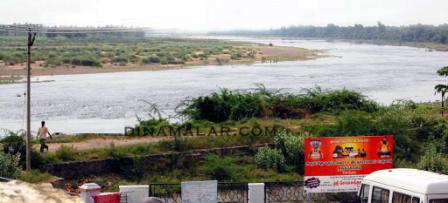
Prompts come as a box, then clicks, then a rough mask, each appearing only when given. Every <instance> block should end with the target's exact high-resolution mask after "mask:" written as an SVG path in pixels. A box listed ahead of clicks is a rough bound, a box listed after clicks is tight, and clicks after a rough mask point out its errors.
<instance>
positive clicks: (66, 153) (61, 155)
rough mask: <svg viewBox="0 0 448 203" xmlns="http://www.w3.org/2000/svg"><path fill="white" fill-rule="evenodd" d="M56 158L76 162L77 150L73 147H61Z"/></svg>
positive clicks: (56, 153)
mask: <svg viewBox="0 0 448 203" xmlns="http://www.w3.org/2000/svg"><path fill="white" fill-rule="evenodd" d="M55 156H56V158H57V159H59V160H61V161H74V160H75V159H76V150H75V149H74V148H73V147H68V146H65V145H61V146H60V147H59V149H57V150H56V152H55Z"/></svg>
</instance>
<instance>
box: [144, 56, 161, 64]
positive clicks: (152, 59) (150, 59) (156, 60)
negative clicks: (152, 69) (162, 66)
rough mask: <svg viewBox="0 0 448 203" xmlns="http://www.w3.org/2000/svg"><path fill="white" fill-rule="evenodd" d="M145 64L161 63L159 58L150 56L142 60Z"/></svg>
mask: <svg viewBox="0 0 448 203" xmlns="http://www.w3.org/2000/svg"><path fill="white" fill-rule="evenodd" d="M142 63H143V64H151V63H160V58H159V57H158V56H149V57H146V58H144V59H142Z"/></svg>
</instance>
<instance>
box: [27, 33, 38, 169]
mask: <svg viewBox="0 0 448 203" xmlns="http://www.w3.org/2000/svg"><path fill="white" fill-rule="evenodd" d="M35 39H36V33H33V34H31V28H28V52H27V80H26V170H27V171H30V170H31V47H32V46H33V44H34V40H35Z"/></svg>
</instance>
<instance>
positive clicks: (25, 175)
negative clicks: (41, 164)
mask: <svg viewBox="0 0 448 203" xmlns="http://www.w3.org/2000/svg"><path fill="white" fill-rule="evenodd" d="M51 178H53V176H52V175H50V174H49V173H47V172H41V171H39V170H31V171H24V172H22V174H20V177H19V179H20V180H23V181H25V182H28V183H41V182H48V181H49V180H50V179H51Z"/></svg>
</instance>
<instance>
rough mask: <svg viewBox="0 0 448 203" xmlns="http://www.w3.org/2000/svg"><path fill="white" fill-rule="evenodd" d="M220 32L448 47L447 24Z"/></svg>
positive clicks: (445, 48) (305, 27)
mask: <svg viewBox="0 0 448 203" xmlns="http://www.w3.org/2000/svg"><path fill="white" fill-rule="evenodd" d="M211 34H219V35H226V34H227V35H251V36H254V35H260V36H286V37H301V38H323V39H348V40H362V41H367V42H391V43H395V44H403V43H404V44H405V45H413V46H422V45H423V46H425V47H428V48H435V49H438V50H445V51H446V50H448V46H446V45H447V44H448V25H447V24H443V25H439V26H433V25H421V24H417V25H410V26H386V25H384V24H382V23H380V22H378V24H377V25H376V26H363V25H360V24H355V25H353V26H338V25H334V24H328V25H327V26H325V27H318V26H289V27H282V28H280V29H271V30H264V31H249V30H247V31H230V32H215V33H211Z"/></svg>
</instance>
